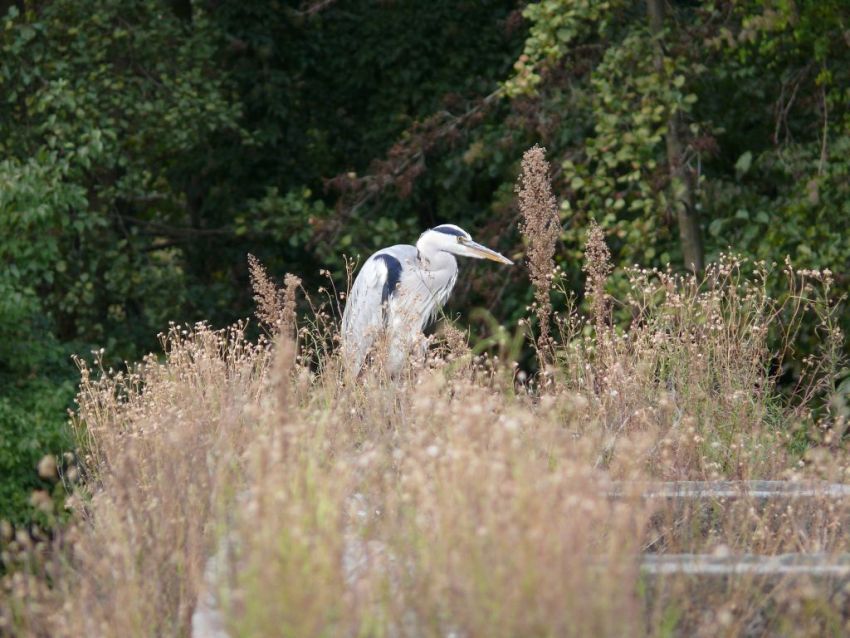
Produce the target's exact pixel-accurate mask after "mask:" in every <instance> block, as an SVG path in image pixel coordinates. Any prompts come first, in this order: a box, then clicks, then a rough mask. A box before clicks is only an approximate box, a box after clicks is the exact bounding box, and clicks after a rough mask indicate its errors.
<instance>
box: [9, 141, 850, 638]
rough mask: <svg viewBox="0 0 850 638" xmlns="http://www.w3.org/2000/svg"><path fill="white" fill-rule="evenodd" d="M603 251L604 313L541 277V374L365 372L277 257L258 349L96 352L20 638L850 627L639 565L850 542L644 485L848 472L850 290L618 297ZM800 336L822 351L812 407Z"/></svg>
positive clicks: (484, 366) (491, 360)
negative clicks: (843, 314) (357, 371)
mask: <svg viewBox="0 0 850 638" xmlns="http://www.w3.org/2000/svg"><path fill="white" fill-rule="evenodd" d="M537 158H538V160H541V159H542V149H540V153H539V154H538V155H537ZM527 159H528V158H527ZM535 161H537V160H535ZM530 168H531V167H527V170H530ZM544 176H545V173H544ZM529 183H530V182H529V181H528V180H527V181H526V182H525V184H526V185H527V184H529ZM538 185H539V187H540V188H544V189H545V188H547V187H548V180H545V179H544V180H538ZM526 200H527V202H528V203H527V204H525V205H530V206H535V205H542V206H547V205H548V199H547V198H546V197H545V196H544V197H536V196H531V197H527V198H526ZM524 212H525V211H524ZM528 212H529V213H531V212H532V211H528ZM538 213H539V215H538V217H539V218H543V217H542V215H543V213H545V211H543V212H540V211H538ZM527 218H529V219H532V218H533V215H530V216H528V217H527ZM533 228H534V226H533V224H531V223H529V224H527V225H526V232H527V233H530V232H534V231H533ZM543 230H544V234H545V225H544V227H543ZM537 239H538V240H539V237H538V238H537ZM528 240H529V241H534V240H535V238H533V237H529V238H528ZM548 241H554V240H553V239H551V236H550V239H549V240H548ZM587 243H588V246H587V250H586V257H585V259H586V263H585V269H586V271H587V272H588V274H589V276H588V279H587V281H588V283H587V286H588V290H587V295H588V296H589V297H591V298H592V299H593V303H592V304H590V305H589V307H590V308H592V312H591V314H590V315H585V314H583V313H582V312H580V311H579V310H578V309H577V308H576V307H575V304H574V300H573V299H572V296H571V293H570V292H569V289H568V288H567V287H565V286H564V284H563V281H562V273H561V271H560V270H559V269H558V268H556V267H555V268H553V267H551V266H549V270H548V276H545V277H542V278H541V277H540V276H539V274H540V272H541V271H540V267H541V264H539V263H538V264H535V267H534V268H533V269H531V271H532V272H534V273H537V275H538V276H537V277H536V278H535V285H536V286H537V287H538V289H537V295H536V297H537V298H538V299H539V301H540V302H541V303H551V304H552V308H551V309H549V310H547V311H546V312H544V313H540V312H539V308H534V307H531V306H529V308H528V317H527V318H526V319H525V320H524V321H523V322H521V324H520V326H518V328H517V330H518V333H517V334H519V335H520V336H521V337H522V338H523V339H526V340H527V342H528V343H529V344H531V345H533V346H534V347H535V348H536V349H537V356H538V358H539V360H540V362H541V367H540V371H539V373H537V374H536V375H528V374H526V373H525V372H523V371H521V370H520V369H519V367H518V366H517V365H516V362H515V361H514V360H513V357H515V356H516V348H515V344H516V338H515V335H511V334H509V332H508V331H507V330H505V329H504V328H501V329H496V330H494V334H493V335H492V340H491V343H492V344H493V347H492V348H491V349H490V350H489V351H488V352H486V353H476V352H475V351H474V350H473V349H471V348H470V347H469V345H468V340H467V335H466V334H465V333H464V332H463V331H462V330H461V329H460V328H458V327H457V326H454V325H451V324H450V323H447V322H444V323H443V325H442V327H441V329H440V330H439V331H438V333H437V335H436V337H435V343H434V345H433V347H432V350H431V352H430V354H429V356H428V358H427V360H426V361H424V362H420V363H417V364H416V365H412V366H411V367H410V368H409V369H408V370H407V371H406V373H405V374H404V375H402V377H400V378H391V377H389V376H388V375H386V374H384V372H383V371H382V368H381V365H380V356H379V355H380V353H378V356H377V357H376V360H375V361H374V362H373V365H372V366H371V367H370V368H369V369H368V370H367V371H366V372H365V373H364V374H363V375H362V376H361V378H360V379H358V380H357V381H356V382H355V381H352V380H350V379H346V378H345V375H344V374H343V370H342V366H341V362H340V361H339V360H338V355H336V354H335V353H334V349H333V345H334V343H335V340H336V339H337V335H336V334H335V329H336V325H337V324H336V319H335V318H336V317H337V316H338V308H339V305H340V303H344V300H343V301H341V300H340V297H344V295H340V294H339V293H337V292H336V291H334V290H333V289H332V288H331V289H330V292H329V291H327V290H324V291H323V292H322V293H318V294H314V295H312V296H310V295H307V293H306V291H304V289H303V288H301V287H300V282H299V281H298V280H297V278H295V277H293V276H289V277H288V278H287V280H286V285H285V286H284V287H282V288H279V287H278V286H277V285H276V284H275V283H274V281H273V280H272V279H271V278H270V277H269V275H268V274H267V273H266V271H265V269H264V268H263V267H262V265H261V264H260V263H259V262H258V261H257V260H256V259H253V258H252V262H251V269H252V275H253V281H254V290H255V295H256V298H257V301H258V307H259V311H258V316H259V319H260V320H261V321H262V324H263V326H264V328H265V331H264V334H263V336H261V337H260V338H259V339H258V340H249V339H248V338H247V337H246V324H245V323H237V324H235V325H233V326H231V327H229V328H226V329H223V330H216V329H213V328H211V327H210V326H208V325H206V324H204V323H199V324H196V325H194V326H191V327H181V326H176V325H175V326H172V327H171V328H170V330H169V331H168V332H167V333H166V334H164V335H163V336H162V350H163V354H162V356H159V357H157V356H153V355H151V356H149V357H147V358H145V359H144V360H142V361H141V362H140V363H138V364H135V365H133V366H130V367H129V369H127V370H123V371H116V370H111V369H103V367H102V366H101V365H100V364H99V362H98V360H95V361H94V362H91V363H87V362H85V361H83V360H80V361H79V366H80V371H81V374H82V380H81V385H80V391H79V394H78V396H77V402H78V406H77V411H76V412H75V417H74V422H73V425H74V429H75V431H76V433H77V435H78V437H79V449H80V464H79V467H75V468H74V475H73V476H71V475H68V474H65V475H64V476H63V479H64V480H65V481H66V482H67V483H68V484H69V485H70V484H73V495H72V497H71V498H70V500H69V501H68V504H67V507H69V508H70V510H71V512H72V513H71V522H70V523H69V524H68V525H65V526H62V527H60V528H59V529H57V530H55V531H54V533H53V534H52V535H51V536H50V537H48V536H47V535H43V534H42V535H40V534H39V533H38V532H36V533H35V535H34V536H28V535H26V534H22V533H19V534H18V536H17V537H16V538H15V539H14V540H12V542H10V543H9V544H8V545H7V547H6V550H5V552H6V553H5V555H4V562H6V563H7V564H13V565H15V569H14V570H13V571H12V572H11V573H10V574H7V576H6V577H5V578H4V580H3V595H4V597H5V602H6V604H5V605H4V606H3V611H2V616H0V622H2V623H3V624H2V627H3V630H4V631H6V632H11V633H14V634H15V635H34V636H79V635H97V636H185V635H189V634H190V633H191V631H192V622H193V621H192V619H193V613H195V612H196V611H197V610H198V609H199V608H200V607H201V606H206V607H208V608H210V609H212V610H213V611H214V612H215V614H216V619H217V620H216V622H218V623H219V624H220V628H221V629H222V630H223V631H225V632H226V634H222V635H230V636H316V635H326V636H470V637H474V636H590V635H593V636H642V635H656V636H669V635H705V636H715V635H718V634H720V635H730V636H731V635H753V636H761V635H777V634H780V635H789V636H798V635H799V636H803V635H808V636H816V635H817V636H821V635H830V634H831V635H839V634H842V633H845V632H846V631H847V630H848V629H850V624H849V623H850V618H848V617H847V614H846V608H847V591H846V588H845V587H842V586H841V583H840V582H839V581H836V580H835V579H830V578H828V577H818V578H813V577H809V576H806V575H798V576H790V577H783V578H777V577H775V576H770V575H753V574H744V575H739V576H732V577H726V578H697V577H693V576H687V575H682V574H678V575H677V574H672V575H666V576H658V575H650V574H647V573H645V572H643V571H642V570H641V561H642V557H643V556H645V555H647V554H656V555H674V554H687V553H694V554H713V555H717V556H726V555H738V554H766V555H778V554H784V553H791V552H799V553H818V554H821V553H826V554H836V555H838V554H842V553H846V552H848V551H850V547H848V544H850V537H848V534H847V529H846V526H847V524H848V521H850V519H848V515H850V502H848V500H847V499H843V500H842V499H834V498H829V497H827V496H824V497H821V498H817V497H816V498H813V499H809V500H808V501H805V502H803V503H799V502H787V503H781V504H779V505H778V506H777V505H773V506H766V505H765V504H764V503H761V502H759V501H756V500H755V499H748V498H743V499H739V500H735V501H727V500H725V499H714V500H711V501H708V502H707V503H706V502H701V503H686V504H684V505H683V504H682V503H681V502H678V503H676V502H672V501H668V500H664V499H645V498H643V497H642V487H641V486H642V485H646V484H648V482H651V481H657V480H662V479H664V480H667V479H720V478H724V479H778V478H781V479H788V480H826V481H832V482H842V481H845V480H846V479H847V474H848V472H850V466H848V463H847V461H848V459H847V456H846V452H845V450H844V445H843V442H842V438H843V434H844V431H845V429H846V426H847V405H846V404H845V403H843V400H842V398H841V396H840V393H839V391H838V390H837V388H836V384H835V379H836V375H837V374H838V370H839V368H840V366H841V365H842V360H841V356H842V355H841V344H842V343H843V341H842V336H841V334H840V331H839V330H838V328H837V327H836V325H835V322H836V312H837V309H836V306H835V304H834V303H833V302H832V301H831V298H832V295H831V291H830V287H831V285H832V281H831V274H830V273H829V272H824V271H802V272H801V271H795V270H794V269H793V268H791V267H790V266H788V265H785V266H778V267H777V266H774V265H771V264H764V263H752V262H749V261H746V260H743V259H740V258H738V257H735V256H731V255H729V256H724V257H723V258H722V259H721V260H720V261H719V262H717V263H715V264H713V265H711V266H709V267H708V270H707V272H706V275H705V277H704V278H701V279H699V280H698V279H697V278H696V277H695V276H694V275H690V274H689V275H676V274H673V273H671V272H670V271H666V270H657V269H632V270H629V271H627V272H626V273H624V274H625V275H626V276H627V277H628V279H629V281H630V282H631V283H630V287H629V291H628V294H627V295H626V296H624V297H623V298H616V299H615V298H612V297H611V296H609V294H608V293H607V292H606V278H607V277H609V275H610V274H611V270H612V268H611V264H610V263H608V261H607V260H608V251H607V248H606V247H605V242H604V234H603V233H602V231H601V230H600V229H599V228H598V227H592V228H591V229H590V231H589V239H588V242H587ZM536 254H538V255H542V257H541V259H545V260H550V259H551V253H548V252H547V251H546V250H545V249H541V250H539V251H537V253H536ZM547 263H551V262H547ZM773 277H779V278H782V279H784V280H785V285H786V286H787V287H788V294H786V295H785V296H784V297H783V301H781V302H780V301H777V300H775V299H773V298H771V296H770V295H769V294H768V292H767V291H768V289H769V287H770V286H769V280H770V279H771V278H773ZM541 288H542V290H541ZM296 293H297V294H298V295H299V296H300V297H301V298H302V300H305V299H306V301H304V303H303V304H302V307H305V308H306V307H309V308H311V310H310V311H309V312H308V313H307V314H304V313H301V315H300V316H298V315H296V308H295V303H296ZM543 293H545V294H543ZM615 306H616V307H617V308H618V309H619V311H624V310H627V311H628V315H629V316H630V317H631V320H630V321H629V322H628V323H626V324H615V323H614V322H613V321H612V317H613V315H614V307H615ZM619 314H622V312H620V313H619ZM541 318H542V319H544V320H546V321H550V322H551V327H550V328H549V329H548V330H547V333H548V334H549V336H548V337H547V338H545V339H540V338H539V337H540V336H541V335H542V334H547V333H543V332H542V331H541V328H540V326H539V323H538V319H541ZM803 321H808V322H811V323H814V324H817V326H818V330H817V333H818V334H819V335H820V337H821V343H820V345H819V349H818V350H817V351H816V352H815V353H814V354H810V355H808V356H807V358H806V359H805V361H802V362H801V368H800V369H801V374H800V377H799V378H800V381H799V383H798V384H797V385H796V387H793V388H790V389H789V388H786V387H785V386H782V385H780V384H778V383H777V380H778V375H779V374H781V371H782V370H784V369H785V368H786V366H784V365H783V361H784V360H785V359H793V358H794V356H795V351H794V335H795V333H796V331H797V330H798V329H799V326H800V324H801V322H803ZM804 439H805V440H804ZM196 635H197V634H196Z"/></svg>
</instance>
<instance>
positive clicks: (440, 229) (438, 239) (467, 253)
mask: <svg viewBox="0 0 850 638" xmlns="http://www.w3.org/2000/svg"><path fill="white" fill-rule="evenodd" d="M416 248H417V249H418V250H419V252H420V253H422V254H423V255H424V256H426V257H429V256H430V255H434V254H436V253H438V252H446V253H450V254H452V255H458V256H460V257H473V258H475V259H491V260H493V261H498V262H499V263H500V264H513V263H514V262H512V261H511V260H510V259H508V258H507V257H505V256H504V255H501V254H499V253H497V252H496V251H495V250H490V249H489V248H487V247H486V246H482V245H481V244H479V243H477V242H474V241H472V237H471V236H470V235H469V233H468V232H466V231H465V230H464V229H463V228H460V227H459V226H455V225H454V224H441V225H440V226H435V227H434V228H432V229H430V230H426V231H425V232H424V233H422V234H421V235H420V236H419V241H417V242H416Z"/></svg>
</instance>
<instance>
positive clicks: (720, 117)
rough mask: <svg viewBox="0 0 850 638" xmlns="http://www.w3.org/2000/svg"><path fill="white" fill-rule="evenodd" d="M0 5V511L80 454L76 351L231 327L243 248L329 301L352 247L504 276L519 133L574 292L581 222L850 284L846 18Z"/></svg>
mask: <svg viewBox="0 0 850 638" xmlns="http://www.w3.org/2000/svg"><path fill="white" fill-rule="evenodd" d="M0 10H3V11H6V13H5V17H3V18H2V21H1V22H0V53H2V55H0V263H2V267H0V476H2V477H3V481H5V482H4V483H3V484H2V485H0V518H11V519H14V520H16V521H19V522H23V521H26V520H29V518H30V516H31V511H30V510H29V509H27V507H28V506H27V505H26V503H27V502H28V499H29V494H30V492H31V490H32V489H34V488H48V489H50V487H51V485H52V483H51V482H49V481H46V480H45V479H43V478H39V476H38V473H37V472H36V464H37V463H38V460H39V459H40V458H41V457H42V456H43V455H44V454H45V453H53V454H61V453H62V452H63V451H65V450H67V449H68V448H69V447H70V442H69V441H68V439H67V435H66V434H65V430H64V420H65V412H64V411H65V409H66V408H68V407H70V406H71V397H72V395H73V388H74V378H75V370H74V366H73V364H72V363H71V359H70V355H71V354H72V353H74V352H77V353H82V354H84V355H85V354H88V353H89V351H90V350H92V349H95V348H100V347H104V348H105V350H106V354H105V359H104V361H105V362H106V365H107V366H109V365H112V366H117V365H120V363H121V362H122V361H123V360H125V359H133V358H137V357H139V356H140V354H142V353H144V352H146V351H148V350H150V349H152V348H153V347H154V346H155V338H156V334H157V333H158V332H160V331H162V330H164V329H166V328H167V326H168V322H169V321H175V322H193V321H197V320H201V319H207V320H210V321H212V322H213V323H214V324H216V325H223V324H225V323H228V322H230V321H232V320H233V319H235V318H237V317H241V316H246V315H248V314H249V313H250V309H251V299H250V293H249V292H248V287H247V285H246V281H247V268H246V262H245V255H246V253H248V252H249V251H250V252H253V253H255V254H257V255H258V256H259V257H260V258H261V259H262V260H263V261H264V262H265V263H266V264H267V265H268V266H269V268H270V270H271V271H272V272H276V273H283V272H284V271H292V272H297V273H298V274H299V275H302V276H303V277H305V280H306V282H307V285H308V286H309V285H311V284H312V283H315V282H316V281H317V272H318V269H319V268H320V267H329V268H331V269H332V272H333V274H334V277H335V279H336V281H337V282H338V283H341V282H343V281H344V274H343V260H342V255H343V254H344V253H348V254H350V255H356V254H360V255H365V254H368V253H369V252H370V251H371V250H373V249H374V248H376V247H378V246H383V245H387V244H392V243H398V242H406V241H411V240H412V239H414V238H415V237H416V236H417V234H418V232H420V230H421V229H422V228H424V227H427V226H429V225H432V224H434V223H436V222H442V221H452V222H455V223H459V224H461V225H463V226H465V227H467V228H468V229H469V230H470V231H472V232H473V235H475V236H477V237H478V238H480V239H481V240H483V241H485V242H486V243H488V244H490V245H493V246H494V247H497V248H498V249H500V250H501V251H502V252H505V253H506V254H511V255H512V256H516V257H522V255H523V251H524V249H523V246H522V244H521V240H520V239H519V236H518V234H517V232H516V221H517V211H516V207H515V204H514V192H513V185H514V182H515V179H516V174H517V170H518V165H519V160H520V158H521V156H522V152H523V151H524V150H525V149H526V148H528V147H529V146H531V145H532V144H534V143H537V142H540V143H542V144H543V145H545V146H547V148H548V150H549V153H548V157H549V160H550V162H551V163H552V166H553V170H554V173H555V174H554V178H555V182H554V183H555V195H556V196H557V198H558V201H559V205H560V212H561V217H562V222H563V231H562V235H561V245H560V248H559V250H558V253H557V255H556V260H557V261H558V262H559V264H560V265H561V266H562V267H563V268H564V271H565V273H566V275H567V280H568V281H569V282H570V285H571V286H572V287H573V288H574V289H575V290H576V291H577V292H579V291H581V289H582V274H581V270H580V267H579V265H578V264H579V260H578V259H577V258H578V256H579V255H580V253H581V250H582V248H583V242H584V234H585V230H586V227H587V222H588V221H589V220H590V219H595V220H596V221H598V222H599V223H600V225H601V226H602V227H603V228H604V229H605V230H606V232H607V235H608V241H609V243H610V244H611V247H612V251H613V255H614V258H615V260H616V261H617V262H618V263H620V264H632V263H635V262H637V263H640V264H644V265H663V264H665V263H667V262H671V263H673V264H674V266H675V267H677V268H682V267H684V265H685V261H686V260H689V261H693V259H692V258H690V259H689V258H688V257H686V255H687V254H688V250H691V251H693V250H697V244H693V241H691V240H692V239H693V238H691V240H686V238H684V236H683V235H682V234H681V232H680V231H681V229H682V228H684V227H685V226H686V225H687V224H691V230H694V231H695V232H697V233H698V236H699V245H701V247H702V249H703V251H702V252H704V256H705V260H706V261H709V262H710V261H712V260H714V259H716V258H717V256H718V255H719V254H720V253H721V252H722V251H725V250H727V249H728V248H730V247H731V248H732V249H733V250H735V251H738V252H741V253H744V254H747V255H749V256H752V257H754V258H757V259H765V260H767V261H774V260H775V261H782V260H783V259H784V258H785V256H786V255H790V256H791V257H792V259H793V260H794V261H795V263H796V264H797V265H798V266H802V267H812V268H815V267H817V268H831V269H833V270H834V271H835V272H836V288H837V291H836V294H841V293H843V292H845V291H846V290H847V289H848V287H850V280H848V278H847V273H846V264H847V263H848V260H850V243H848V242H847V240H846V237H847V235H848V230H850V229H848V224H850V222H848V219H850V197H848V190H850V180H848V174H850V108H848V107H850V88H848V87H850V77H848V75H850V31H848V25H850V7H848V6H846V4H845V3H844V2H842V0H827V1H818V2H815V1H814V0H798V1H797V2H787V1H784V0H725V1H722V0H713V1H710V2H703V3H695V2H690V1H675V2H670V3H662V2H660V1H659V0H647V1H646V2H643V1H628V0H606V1H602V2H596V1H591V0H542V1H541V2H539V3H533V4H528V6H525V3H524V2H519V1H517V0H463V1H457V0H433V1H431V2H428V3H423V2H416V1H414V0H398V1H395V2H380V3H375V2H372V1H370V0H336V1H333V0H331V1H322V2H300V1H299V2H296V1H294V0H290V1H288V2H285V1H278V2H258V1H256V0H247V1H245V2H226V1H225V2H221V1H212V0H209V1H207V2H190V1H187V0H184V1H171V2H166V1H165V0H143V1H140V2H135V3H129V4H128V3H126V2H119V1H118V0H94V1H92V2H87V3H79V2H75V1H73V0H48V1H44V2H25V1H20V2H14V3H9V2H5V3H4V2H0ZM689 242H690V244H689ZM691 244H693V245H692V246H691V247H690V248H688V246H689V245H691ZM469 268H475V266H469ZM502 276H503V273H499V272H496V271H494V270H488V269H482V270H480V271H478V270H476V273H475V276H474V277H471V276H467V277H464V278H462V281H461V283H460V284H459V287H458V291H457V294H456V296H455V298H456V301H455V302H453V305H452V308H453V309H455V310H457V309H459V308H460V307H461V305H464V307H467V308H471V307H474V306H483V307H486V308H487V309H488V310H489V311H490V312H491V313H492V314H493V315H495V317H496V318H497V319H498V320H502V321H509V320H515V319H516V318H517V317H519V316H520V314H521V313H522V312H523V309H524V306H525V305H526V304H527V303H529V302H530V301H531V298H532V297H531V291H530V289H529V286H528V283H527V278H526V276H525V274H524V273H523V271H522V270H521V269H515V270H514V272H513V273H512V274H511V277H512V279H510V280H508V281H503V280H502V279H501V277H502ZM612 285H613V286H614V287H617V286H620V287H621V288H624V287H625V283H624V282H622V281H621V282H620V283H619V284H618V283H617V282H616V281H615V282H614V283H613V284H612ZM482 330H484V328H482Z"/></svg>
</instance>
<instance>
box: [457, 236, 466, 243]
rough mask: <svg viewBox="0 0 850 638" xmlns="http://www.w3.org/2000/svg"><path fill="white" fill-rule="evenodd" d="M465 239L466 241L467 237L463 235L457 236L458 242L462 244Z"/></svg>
mask: <svg viewBox="0 0 850 638" xmlns="http://www.w3.org/2000/svg"><path fill="white" fill-rule="evenodd" d="M465 241H466V237H461V236H460V235H458V236H457V243H459V244H462V243H463V242H465Z"/></svg>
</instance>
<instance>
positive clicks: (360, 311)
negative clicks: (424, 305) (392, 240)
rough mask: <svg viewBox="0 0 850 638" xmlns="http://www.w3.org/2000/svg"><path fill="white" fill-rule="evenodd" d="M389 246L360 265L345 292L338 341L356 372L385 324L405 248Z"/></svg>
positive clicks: (347, 360) (405, 252) (348, 363)
mask: <svg viewBox="0 0 850 638" xmlns="http://www.w3.org/2000/svg"><path fill="white" fill-rule="evenodd" d="M400 248H409V249H413V250H414V251H415V248H413V246H392V247H390V248H385V249H384V250H381V251H378V252H377V253H375V254H374V255H372V256H371V257H369V259H367V260H366V262H365V263H364V264H363V267H362V268H361V269H360V272H359V273H358V275H357V278H356V279H355V280H354V285H353V286H352V287H351V290H350V291H349V293H348V300H347V301H346V304H345V311H344V312H343V315H342V343H343V351H344V353H345V356H346V362H347V365H349V366H350V367H351V370H353V371H354V372H357V371H359V370H360V367H361V366H362V365H363V361H364V360H365V359H366V355H367V354H368V353H369V350H370V349H371V348H372V345H373V344H374V343H375V339H377V337H378V335H379V334H380V333H381V331H382V330H383V329H384V328H385V327H386V324H387V319H388V312H389V309H388V303H389V300H390V297H391V296H392V295H393V294H394V292H395V289H396V286H397V285H398V283H399V281H400V279H401V276H402V269H403V259H404V258H405V257H406V255H407V252H408V251H400V250H398V249H400Z"/></svg>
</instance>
